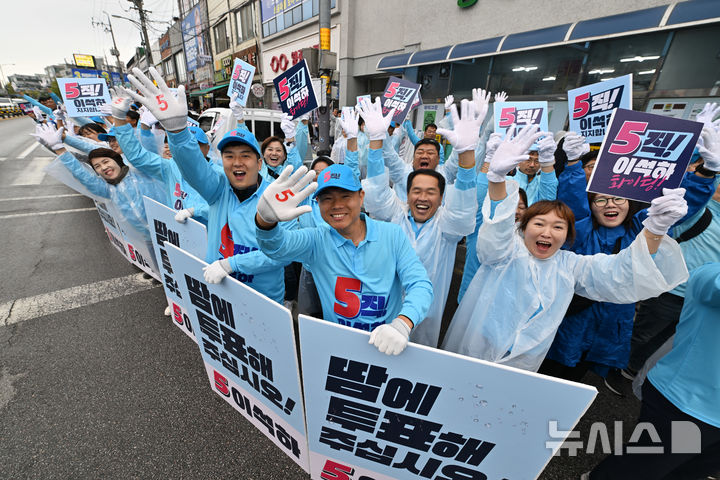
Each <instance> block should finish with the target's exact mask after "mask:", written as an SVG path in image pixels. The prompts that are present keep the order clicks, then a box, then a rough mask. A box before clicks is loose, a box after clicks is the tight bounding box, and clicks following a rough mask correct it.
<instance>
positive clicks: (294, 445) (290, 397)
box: [165, 242, 308, 471]
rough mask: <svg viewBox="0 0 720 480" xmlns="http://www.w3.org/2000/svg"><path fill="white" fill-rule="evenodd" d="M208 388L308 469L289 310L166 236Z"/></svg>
mask: <svg viewBox="0 0 720 480" xmlns="http://www.w3.org/2000/svg"><path fill="white" fill-rule="evenodd" d="M165 246H166V247H167V254H168V257H169V259H170V263H171V264H172V266H173V269H174V270H175V272H176V278H177V279H178V284H179V286H180V292H181V295H182V297H183V298H184V299H186V300H185V301H186V305H187V306H188V308H189V310H190V320H191V322H192V327H193V330H194V331H195V335H196V338H197V341H198V347H200V352H201V353H202V358H203V361H204V362H205V370H206V372H207V374H208V379H209V380H210V385H211V387H212V389H213V390H214V391H215V392H216V393H217V394H218V395H220V396H221V397H222V398H223V399H224V400H225V401H226V402H228V403H229V404H230V405H231V406H232V407H233V408H234V409H235V410H237V411H238V412H240V413H241V414H242V415H243V416H244V417H245V418H246V419H247V420H248V421H250V422H251V423H252V424H253V425H255V427H257V428H258V429H259V430H260V431H261V432H262V433H263V434H265V436H266V437H268V438H269V439H270V440H271V441H272V442H273V443H274V444H275V445H276V446H277V447H278V448H279V449H280V450H282V451H283V453H285V454H286V455H287V456H288V457H290V459H291V460H293V461H294V462H295V463H297V464H298V465H299V466H300V467H301V468H302V469H304V470H305V471H308V452H307V437H306V434H305V418H304V408H303V400H302V396H301V389H300V376H299V373H298V371H299V369H298V362H297V354H296V350H295V335H294V329H293V322H292V317H291V315H290V311H289V310H287V309H286V308H285V307H283V306H282V305H279V304H277V303H275V302H273V301H272V300H270V299H269V298H267V297H265V296H264V295H262V294H260V293H258V292H256V291H255V290H253V289H251V288H249V287H247V286H245V285H243V284H242V283H240V282H238V281H237V280H235V279H234V278H232V277H229V276H228V277H226V278H225V279H223V280H222V282H220V283H219V284H211V283H208V282H206V281H205V280H204V278H203V271H202V269H203V267H205V266H206V265H207V264H206V263H205V262H203V261H202V260H200V259H199V258H197V257H195V256H193V255H190V254H189V253H187V252H185V251H183V250H180V249H179V248H177V247H175V246H174V245H172V244H170V243H169V242H166V243H165Z"/></svg>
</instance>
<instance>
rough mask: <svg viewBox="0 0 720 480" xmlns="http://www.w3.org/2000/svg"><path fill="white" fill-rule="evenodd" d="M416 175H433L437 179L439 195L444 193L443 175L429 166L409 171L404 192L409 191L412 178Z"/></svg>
mask: <svg viewBox="0 0 720 480" xmlns="http://www.w3.org/2000/svg"><path fill="white" fill-rule="evenodd" d="M418 175H428V176H431V177H435V179H436V180H437V181H438V188H440V195H443V194H444V193H445V177H443V176H442V174H441V173H440V172H437V171H435V170H433V169H431V168H418V169H417V170H413V171H412V172H410V174H409V175H408V178H407V185H406V186H405V189H406V193H410V188H411V187H412V183H413V180H415V177H417V176H418Z"/></svg>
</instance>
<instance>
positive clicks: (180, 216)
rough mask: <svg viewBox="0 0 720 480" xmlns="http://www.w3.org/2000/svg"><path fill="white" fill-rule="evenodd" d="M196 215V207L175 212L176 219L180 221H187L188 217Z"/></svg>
mask: <svg viewBox="0 0 720 480" xmlns="http://www.w3.org/2000/svg"><path fill="white" fill-rule="evenodd" d="M193 215H195V207H190V208H183V209H182V210H179V211H178V212H177V213H176V214H175V221H176V222H178V223H185V221H186V220H187V219H188V218H192V216H193Z"/></svg>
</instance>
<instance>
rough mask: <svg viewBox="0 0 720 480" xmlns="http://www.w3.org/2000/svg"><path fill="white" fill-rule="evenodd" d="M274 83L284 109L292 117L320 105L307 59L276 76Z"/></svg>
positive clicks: (310, 110)
mask: <svg viewBox="0 0 720 480" xmlns="http://www.w3.org/2000/svg"><path fill="white" fill-rule="evenodd" d="M273 84H274V85H275V91H276V92H277V96H278V100H279V101H280V107H281V108H282V111H283V112H285V113H287V114H288V115H290V116H291V117H292V118H297V117H299V116H300V115H302V114H304V113H308V112H312V111H313V110H315V109H316V108H317V107H318V103H317V99H316V98H315V91H314V90H313V88H312V82H311V79H310V70H308V66H307V62H306V61H305V60H303V61H302V62H300V63H298V64H297V65H293V66H292V67H291V68H288V69H287V70H285V71H284V72H283V73H281V74H280V75H278V76H277V77H275V78H274V79H273Z"/></svg>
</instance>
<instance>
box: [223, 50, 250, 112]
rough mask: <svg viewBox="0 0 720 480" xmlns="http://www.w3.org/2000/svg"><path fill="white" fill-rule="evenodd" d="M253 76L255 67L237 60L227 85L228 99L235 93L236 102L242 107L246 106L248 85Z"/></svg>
mask: <svg viewBox="0 0 720 480" xmlns="http://www.w3.org/2000/svg"><path fill="white" fill-rule="evenodd" d="M253 75H255V67H253V66H252V65H250V64H249V63H247V62H243V61H242V60H240V59H239V58H236V59H235V63H233V69H232V74H231V75H230V83H229V84H228V91H227V95H228V97H232V95H233V93H237V94H238V96H237V100H236V101H237V102H238V103H239V104H240V105H242V106H243V107H244V106H245V105H246V104H247V100H248V96H249V95H250V84H251V83H252V80H253Z"/></svg>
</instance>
